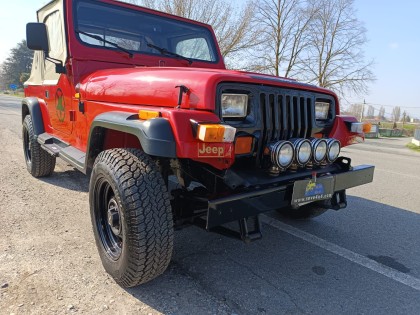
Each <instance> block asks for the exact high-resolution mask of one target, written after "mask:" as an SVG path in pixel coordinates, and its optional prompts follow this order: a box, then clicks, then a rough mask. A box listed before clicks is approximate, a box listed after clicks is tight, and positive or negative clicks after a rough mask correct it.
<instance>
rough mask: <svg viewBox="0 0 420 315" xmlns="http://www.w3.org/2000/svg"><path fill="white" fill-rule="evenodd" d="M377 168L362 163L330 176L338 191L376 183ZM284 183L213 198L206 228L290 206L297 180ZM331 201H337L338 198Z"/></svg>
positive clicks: (210, 201)
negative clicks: (374, 179)
mask: <svg viewBox="0 0 420 315" xmlns="http://www.w3.org/2000/svg"><path fill="white" fill-rule="evenodd" d="M374 169H375V167H374V166H372V165H360V166H356V167H349V168H348V169H344V170H343V169H341V170H340V169H336V170H334V171H333V172H331V173H328V176H332V177H333V185H334V186H333V187H334V189H333V191H334V193H341V192H343V191H345V190H346V189H348V188H352V187H356V186H360V185H363V184H367V183H370V182H372V180H373V173H374ZM308 174H310V172H308ZM251 180H252V179H251ZM278 181H279V180H278V179H277V182H278ZM273 182H274V181H273ZM282 182H284V184H281V185H279V186H276V187H270V188H263V189H258V185H256V186H253V187H254V189H248V191H247V192H243V193H238V194H233V195H229V196H226V197H223V198H218V199H213V200H209V202H208V211H207V225H206V228H207V229H211V228H213V227H216V226H219V225H222V224H225V223H228V222H232V221H236V220H239V219H242V218H246V217H252V216H255V215H258V214H260V213H263V212H267V211H272V210H276V209H281V208H286V207H290V205H291V198H292V192H293V182H294V181H293V180H292V179H290V178H289V179H283V180H282ZM250 188H252V187H250ZM330 204H334V201H331V202H330Z"/></svg>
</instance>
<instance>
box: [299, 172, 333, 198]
mask: <svg viewBox="0 0 420 315" xmlns="http://www.w3.org/2000/svg"><path fill="white" fill-rule="evenodd" d="M333 193H334V177H332V176H325V177H321V178H315V179H312V178H311V179H304V180H298V181H296V182H295V183H294V185H293V194H292V205H299V204H302V203H307V202H312V201H318V200H325V199H331V198H332V196H333Z"/></svg>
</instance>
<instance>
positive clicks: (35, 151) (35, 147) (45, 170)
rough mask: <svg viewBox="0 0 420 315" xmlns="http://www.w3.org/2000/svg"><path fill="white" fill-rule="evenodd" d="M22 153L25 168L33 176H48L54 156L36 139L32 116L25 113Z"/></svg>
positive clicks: (53, 166) (52, 166) (52, 170)
mask: <svg viewBox="0 0 420 315" xmlns="http://www.w3.org/2000/svg"><path fill="white" fill-rule="evenodd" d="M22 139H23V153H24V155H25V162H26V168H27V169H28V172H29V173H30V174H31V175H32V176H33V177H44V176H50V175H51V174H52V173H53V172H54V168H55V160H56V159H55V156H52V155H51V154H49V153H48V152H47V151H45V150H44V149H43V148H42V147H41V145H40V144H39V143H38V141H37V140H36V137H35V134H34V128H33V125H32V118H31V116H30V115H27V116H26V117H25V119H24V120H23V125H22Z"/></svg>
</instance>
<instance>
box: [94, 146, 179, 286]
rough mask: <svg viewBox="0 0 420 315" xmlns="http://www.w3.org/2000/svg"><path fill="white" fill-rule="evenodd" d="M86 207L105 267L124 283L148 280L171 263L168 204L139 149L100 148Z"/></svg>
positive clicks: (155, 174)
mask: <svg viewBox="0 0 420 315" xmlns="http://www.w3.org/2000/svg"><path fill="white" fill-rule="evenodd" d="M89 201H90V213H91V220H92V226H93V232H94V235H95V241H96V245H97V247H98V251H99V256H100V257H101V260H102V264H103V266H104V268H105V270H106V271H107V272H108V273H109V274H110V275H111V276H112V277H113V278H114V280H115V281H116V282H117V283H118V284H119V285H121V286H123V287H133V286H136V285H139V284H143V283H145V282H148V281H150V280H152V279H154V278H156V277H157V276H159V275H160V274H162V273H163V272H164V271H165V270H166V268H167V267H168V265H169V262H170V260H171V256H172V249H173V221H172V210H171V205H170V200H169V194H168V192H167V189H166V186H165V183H164V181H163V179H162V176H161V174H160V173H159V171H158V168H157V166H156V164H155V163H154V162H153V160H151V159H150V157H149V156H147V155H146V154H145V153H143V152H141V151H140V150H137V149H111V150H107V151H103V152H101V153H100V154H99V155H98V157H97V158H96V161H95V164H94V166H93V170H92V174H91V179H90V187H89Z"/></svg>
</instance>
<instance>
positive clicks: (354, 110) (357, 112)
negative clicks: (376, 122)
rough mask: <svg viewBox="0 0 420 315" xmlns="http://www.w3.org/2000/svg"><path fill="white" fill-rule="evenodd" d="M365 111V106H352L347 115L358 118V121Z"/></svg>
mask: <svg viewBox="0 0 420 315" xmlns="http://www.w3.org/2000/svg"><path fill="white" fill-rule="evenodd" d="M363 109H364V105H363V104H351V105H350V108H349V109H348V111H347V113H348V114H350V115H352V116H355V117H357V119H359V118H360V117H362V116H363V115H362V113H363Z"/></svg>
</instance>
